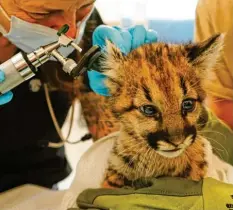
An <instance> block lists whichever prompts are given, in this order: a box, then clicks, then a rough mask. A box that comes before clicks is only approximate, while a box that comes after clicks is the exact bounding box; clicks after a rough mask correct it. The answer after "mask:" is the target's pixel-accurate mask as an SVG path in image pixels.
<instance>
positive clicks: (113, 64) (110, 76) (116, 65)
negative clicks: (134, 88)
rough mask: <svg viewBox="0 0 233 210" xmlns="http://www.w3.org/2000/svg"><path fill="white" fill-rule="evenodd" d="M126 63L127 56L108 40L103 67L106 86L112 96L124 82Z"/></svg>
mask: <svg viewBox="0 0 233 210" xmlns="http://www.w3.org/2000/svg"><path fill="white" fill-rule="evenodd" d="M124 61H126V56H124V55H123V54H122V52H121V51H120V49H119V48H117V47H116V46H115V45H114V44H113V43H111V42H110V41H109V40H106V51H105V58H104V59H103V62H102V66H103V70H104V75H106V76H107V80H106V85H107V87H108V88H109V90H110V93H111V94H114V92H115V91H116V90H117V89H118V87H120V86H122V84H123V82H124V78H125V77H124Z"/></svg>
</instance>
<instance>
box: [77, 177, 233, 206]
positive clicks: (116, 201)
mask: <svg viewBox="0 0 233 210" xmlns="http://www.w3.org/2000/svg"><path fill="white" fill-rule="evenodd" d="M150 183H151V186H149V187H146V188H141V189H137V190H133V189H88V190H85V191H84V192H83V193H81V194H80V195H79V197H78V199H77V206H78V207H79V208H78V209H88V210H91V209H95V210H98V209H101V210H145V209H150V210H152V209H153V210H224V209H226V210H227V209H229V210H230V208H228V207H230V205H231V203H232V205H233V199H232V197H233V185H230V184H225V183H222V182H220V181H217V180H214V179H212V178H206V179H204V180H203V181H200V182H194V181H190V180H186V179H182V178H174V177H173V178H172V177H166V178H159V179H151V180H150ZM74 210H75V209H74Z"/></svg>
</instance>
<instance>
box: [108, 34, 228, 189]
mask: <svg viewBox="0 0 233 210" xmlns="http://www.w3.org/2000/svg"><path fill="white" fill-rule="evenodd" d="M222 40H223V36H222V35H216V36H213V37H211V38H210V39H208V40H206V41H204V42H202V43H196V44H183V45H178V44H166V43H153V44H145V45H143V46H141V47H139V48H137V49H135V50H133V51H132V52H131V53H129V54H128V55H126V56H125V55H123V54H122V53H121V52H120V50H119V49H118V48H116V47H115V46H114V45H113V44H111V43H110V42H108V44H107V55H106V60H105V61H103V63H104V68H105V74H106V75H107V77H108V80H107V83H106V84H107V86H108V87H109V89H110V93H111V97H110V98H109V105H110V108H111V110H112V112H113V114H114V115H115V117H116V118H117V119H118V120H119V121H120V122H121V130H120V134H119V137H118V139H117V140H116V142H115V145H114V147H113V150H112V153H111V155H110V158H109V168H108V170H107V172H106V176H105V179H104V181H103V187H122V186H124V185H129V183H133V181H134V180H137V179H140V178H146V177H160V176H175V177H184V178H187V179H191V180H200V179H202V178H204V177H205V176H206V175H207V173H208V168H209V164H210V160H209V159H208V157H209V154H210V153H212V149H211V146H210V144H209V142H208V141H207V140H206V139H205V138H203V137H202V136H201V135H200V133H199V131H200V130H201V129H202V128H203V127H204V125H205V124H206V122H207V121H208V115H207V111H206V108H205V106H204V104H203V103H204V99H205V97H206V91H207V88H206V84H207V83H208V81H209V80H211V79H213V75H214V74H213V70H212V69H214V68H213V67H214V66H215V65H216V64H217V61H218V58H220V55H221V48H222V42H223V41H222ZM189 99H192V103H194V104H195V107H194V109H193V110H192V111H187V110H186V109H185V108H182V106H184V105H183V104H184V100H189ZM189 103H190V102H188V103H187V104H189ZM145 105H150V106H152V107H153V113H154V114H153V116H146V115H145V113H142V109H145ZM143 107H144V108H143ZM168 150H170V151H168ZM126 183H127V184H126Z"/></svg>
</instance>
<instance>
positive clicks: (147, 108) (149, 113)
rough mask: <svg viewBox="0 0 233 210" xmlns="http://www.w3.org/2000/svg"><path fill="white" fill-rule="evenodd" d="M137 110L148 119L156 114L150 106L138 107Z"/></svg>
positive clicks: (155, 110) (154, 109)
mask: <svg viewBox="0 0 233 210" xmlns="http://www.w3.org/2000/svg"><path fill="white" fill-rule="evenodd" d="M139 110H140V112H141V113H143V114H144V115H146V116H148V117H151V116H154V115H156V114H158V111H157V109H156V108H155V107H154V106H152V105H144V106H140V107H139Z"/></svg>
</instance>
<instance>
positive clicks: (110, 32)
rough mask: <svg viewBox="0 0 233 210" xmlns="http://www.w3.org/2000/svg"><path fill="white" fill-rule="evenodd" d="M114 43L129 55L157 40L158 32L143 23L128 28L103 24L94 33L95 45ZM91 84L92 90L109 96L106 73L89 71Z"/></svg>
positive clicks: (102, 46) (101, 45)
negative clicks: (107, 42) (143, 45)
mask: <svg viewBox="0 0 233 210" xmlns="http://www.w3.org/2000/svg"><path fill="white" fill-rule="evenodd" d="M106 39H108V40H110V41H111V42H112V43H114V44H115V45H116V46H117V47H118V48H119V49H120V50H121V52H122V53H123V54H125V55H127V54H128V53H129V52H130V51H131V50H133V49H135V48H137V47H139V46H140V45H142V44H145V43H151V42H156V41H157V33H156V32H155V31H153V30H147V29H146V28H145V27H144V26H142V25H137V26H134V27H131V28H128V29H122V28H119V27H110V26H106V25H101V26H99V27H97V28H96V30H95V31H94V33H93V45H98V46H100V47H101V49H102V50H104V48H105V44H106V43H105V40H106ZM88 77H89V84H90V87H91V88H92V90H93V91H94V92H96V93H98V94H100V95H104V96H109V92H108V89H107V87H106V86H105V84H104V80H105V78H106V76H105V75H103V74H101V73H99V72H97V71H94V70H92V71H88Z"/></svg>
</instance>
